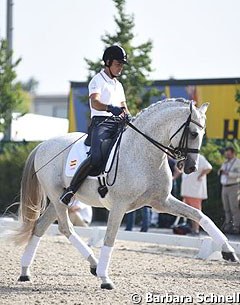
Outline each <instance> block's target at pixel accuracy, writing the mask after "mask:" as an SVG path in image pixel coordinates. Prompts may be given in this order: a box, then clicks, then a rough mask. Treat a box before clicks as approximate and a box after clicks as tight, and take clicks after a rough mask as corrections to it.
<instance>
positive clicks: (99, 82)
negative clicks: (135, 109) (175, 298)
mask: <svg viewBox="0 0 240 305" xmlns="http://www.w3.org/2000/svg"><path fill="white" fill-rule="evenodd" d="M102 59H103V61H104V64H105V66H104V69H103V70H102V71H101V72H99V73H98V74H96V75H95V76H94V77H93V78H92V80H91V81H90V83H89V86H88V89H89V102H90V109H91V125H90V126H91V131H90V138H91V153H90V155H89V156H88V157H87V158H86V159H85V160H84V161H83V162H82V163H81V165H80V166H79V168H78V169H77V171H76V173H75V175H74V176H73V178H72V181H71V183H70V186H69V187H68V188H66V190H65V191H64V193H63V194H62V196H61V197H60V202H61V203H64V204H65V205H69V206H70V205H71V199H72V197H73V196H74V194H75V193H76V192H77V190H78V189H79V187H80V185H81V184H82V183H83V182H84V180H85V178H86V177H87V176H88V175H89V173H90V172H91V171H92V170H93V169H95V168H98V167H99V165H100V164H102V162H103V159H102V153H101V144H102V142H103V140H107V139H112V138H114V137H115V136H116V135H117V133H118V130H119V122H120V120H118V119H116V117H119V116H120V117H121V116H124V115H128V116H130V113H129V111H128V108H127V105H126V99H125V94H124V89H123V86H122V84H121V83H120V82H119V81H118V80H117V79H116V78H117V77H118V76H120V75H121V72H122V70H123V66H124V64H128V62H127V54H126V52H125V51H124V49H123V48H121V47H120V46H117V45H113V46H110V47H108V48H107V49H106V50H105V51H104V54H103V58H102ZM112 115H113V116H112Z"/></svg>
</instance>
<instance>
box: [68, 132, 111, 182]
mask: <svg viewBox="0 0 240 305" xmlns="http://www.w3.org/2000/svg"><path fill="white" fill-rule="evenodd" d="M86 138H87V134H86V135H84V136H83V137H82V138H81V139H80V140H79V141H77V142H76V143H74V144H73V146H72V148H71V150H70V152H69V154H68V157H67V163H66V167H65V175H66V176H67V177H73V176H74V174H75V172H76V170H77V169H78V167H79V165H80V164H81V163H82V162H83V161H84V160H85V159H86V158H87V156H88V155H87V153H88V152H89V150H90V146H86V145H85V144H84V141H85V139H86ZM116 143H117V141H116ZM116 143H115V144H114V146H113V148H112V150H111V153H110V155H109V158H108V162H107V165H106V169H105V170H106V171H107V170H108V169H109V168H110V166H111V163H112V159H113V155H114V151H115V147H116ZM91 178H92V179H97V177H91Z"/></svg>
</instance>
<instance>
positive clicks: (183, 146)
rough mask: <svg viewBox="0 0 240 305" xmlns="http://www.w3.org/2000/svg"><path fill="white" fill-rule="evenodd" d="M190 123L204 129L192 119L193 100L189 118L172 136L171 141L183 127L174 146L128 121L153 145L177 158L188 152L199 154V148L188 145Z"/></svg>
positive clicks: (180, 158) (184, 155) (181, 158)
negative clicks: (160, 141) (155, 137)
mask: <svg viewBox="0 0 240 305" xmlns="http://www.w3.org/2000/svg"><path fill="white" fill-rule="evenodd" d="M190 123H193V124H195V125H197V126H199V127H201V128H202V129H204V128H205V127H204V126H202V125H201V124H199V123H198V122H196V121H195V120H193V119H192V102H191V103H190V114H189V116H188V118H187V120H186V121H185V122H184V123H183V124H182V125H181V126H180V127H179V128H178V130H177V131H176V132H175V133H174V134H173V135H172V136H171V138H170V141H171V140H172V139H173V138H174V137H175V136H176V135H177V134H178V133H179V132H180V131H181V130H182V129H183V133H182V136H181V138H180V141H179V144H178V146H177V147H173V146H172V145H169V146H165V145H163V144H161V143H159V142H157V141H156V140H154V139H153V138H151V137H149V136H148V135H146V134H145V133H143V132H142V131H141V130H139V129H138V128H137V127H135V126H134V125H133V124H132V123H130V122H127V124H128V126H129V127H131V128H132V129H133V130H135V131H136V132H138V133H140V134H141V135H142V136H143V137H144V138H146V139H147V140H148V141H149V142H151V143H152V144H153V145H155V146H156V147H157V148H158V149H160V150H162V151H163V152H164V153H166V154H167V155H168V156H170V157H171V158H173V159H175V160H185V159H186V157H187V154H188V153H193V154H198V153H199V149H197V148H189V147H188V138H189V132H190V129H189V125H190Z"/></svg>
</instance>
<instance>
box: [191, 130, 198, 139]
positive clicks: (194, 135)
mask: <svg viewBox="0 0 240 305" xmlns="http://www.w3.org/2000/svg"><path fill="white" fill-rule="evenodd" d="M191 136H192V137H193V138H194V139H195V138H196V137H197V136H198V133H197V132H196V131H192V132H191Z"/></svg>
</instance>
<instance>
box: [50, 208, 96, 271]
mask: <svg viewBox="0 0 240 305" xmlns="http://www.w3.org/2000/svg"><path fill="white" fill-rule="evenodd" d="M55 209H56V212H57V218H58V229H59V231H60V232H61V233H62V234H63V235H65V236H66V237H67V238H68V240H69V241H70V242H71V244H72V245H73V246H74V247H75V248H76V249H77V250H78V251H79V252H80V253H81V254H82V256H83V257H84V258H85V259H86V260H87V261H88V262H89V263H90V272H91V273H92V274H93V275H96V268H97V263H98V261H97V259H96V258H95V256H94V254H93V251H92V249H91V248H90V247H89V246H88V245H87V244H86V243H85V242H84V241H82V240H81V238H80V237H79V236H78V234H77V233H76V232H75V230H74V228H73V225H72V223H71V221H70V219H69V215H68V208H67V206H66V207H65V206H63V205H62V204H60V203H56V204H55Z"/></svg>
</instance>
